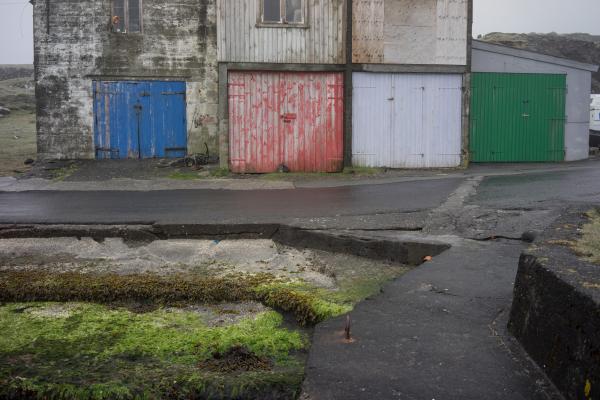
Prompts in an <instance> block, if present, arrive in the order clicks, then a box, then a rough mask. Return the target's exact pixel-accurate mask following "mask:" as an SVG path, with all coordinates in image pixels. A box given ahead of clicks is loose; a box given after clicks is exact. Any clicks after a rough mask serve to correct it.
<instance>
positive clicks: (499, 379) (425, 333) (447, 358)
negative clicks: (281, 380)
mask: <svg viewBox="0 0 600 400" xmlns="http://www.w3.org/2000/svg"><path fill="white" fill-rule="evenodd" d="M522 249H523V246H522V245H521V244H519V243H512V242H511V243H476V242H473V241H463V240H460V239H455V240H454V247H453V248H452V249H451V250H449V251H447V252H446V253H443V254H441V255H440V256H438V257H435V258H434V259H433V261H432V262H429V263H426V264H424V265H423V266H421V267H419V268H417V269H415V270H413V271H411V272H409V273H408V274H406V275H405V276H404V277H403V278H402V279H400V280H397V281H395V282H393V283H391V284H389V285H388V286H387V287H385V289H384V292H383V293H382V294H381V295H380V296H378V297H375V298H373V299H371V300H368V301H365V302H363V303H361V304H359V305H358V306H357V307H356V309H355V310H354V311H353V312H352V313H351V318H352V338H353V342H351V343H348V342H346V341H345V340H344V335H343V330H344V326H345V321H346V317H341V318H337V319H333V320H329V321H326V322H324V323H322V324H320V325H318V326H317V328H316V331H315V334H314V342H313V346H312V348H311V352H310V356H309V362H308V368H307V378H306V381H305V385H304V394H303V398H304V399H312V400H318V399H345V400H348V399H457V400H458V399H460V400H464V399H515V400H516V399H523V400H530V399H560V398H561V397H560V395H559V394H558V393H557V392H556V390H555V389H554V387H553V386H552V385H551V384H550V383H549V382H548V380H547V379H546V378H545V377H544V375H543V374H542V373H541V372H540V371H539V370H538V369H537V367H536V366H535V364H534V363H533V362H532V361H530V359H529V358H528V357H527V356H526V355H525V353H524V352H523V351H522V350H520V348H519V347H518V345H516V344H515V341H514V340H513V339H511V338H510V337H509V336H508V335H507V332H506V329H505V326H506V322H507V315H508V311H509V309H510V304H511V298H512V291H513V284H514V278H515V274H516V268H517V265H518V258H519V254H520V252H521V250H522Z"/></svg>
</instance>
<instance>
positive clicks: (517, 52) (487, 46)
mask: <svg viewBox="0 0 600 400" xmlns="http://www.w3.org/2000/svg"><path fill="white" fill-rule="evenodd" d="M472 48H473V49H476V50H483V51H489V52H492V53H498V54H504V55H509V56H514V57H519V58H525V59H529V60H533V61H540V62H545V63H549V64H556V65H561V66H564V67H569V68H574V69H580V70H584V71H589V72H598V67H599V66H598V65H595V64H587V63H582V62H579V61H575V60H570V59H568V58H561V57H556V56H549V55H547V54H542V53H537V52H535V51H531V50H524V49H517V48H514V47H510V46H505V45H501V44H496V43H489V42H484V41H482V40H477V39H473V42H472Z"/></svg>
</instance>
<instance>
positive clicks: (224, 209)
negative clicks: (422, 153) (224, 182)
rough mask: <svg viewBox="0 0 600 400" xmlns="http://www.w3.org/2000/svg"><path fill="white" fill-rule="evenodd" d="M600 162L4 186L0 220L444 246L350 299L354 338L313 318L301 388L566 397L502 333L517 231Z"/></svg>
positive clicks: (536, 227) (564, 203) (596, 191)
mask: <svg viewBox="0 0 600 400" xmlns="http://www.w3.org/2000/svg"><path fill="white" fill-rule="evenodd" d="M598 167H600V164H599V163H598V162H597V161H590V162H586V163H585V164H582V165H579V166H578V167H577V168H573V167H571V166H570V165H567V164H564V165H552V166H550V167H548V166H541V167H539V168H535V167H531V168H525V169H523V168H522V167H520V166H519V167H517V166H515V167H514V168H511V167H510V166H506V165H504V166H500V167H499V168H498V170H493V169H484V168H474V169H473V170H469V171H467V172H466V173H464V174H463V176H459V175H458V174H449V175H448V176H445V177H444V176H436V177H433V178H432V177H431V176H427V177H426V179H425V178H423V179H421V178H420V177H418V176H415V177H414V180H410V179H409V180H406V181H402V182H391V183H382V182H378V184H364V185H355V184H353V185H351V186H334V187H311V188H308V187H307V188H302V189H286V190H256V191H235V190H229V191H226V190H156V191H146V192H143V191H135V192H129V191H114V190H108V191H85V190H79V191H64V190H63V191H49V190H45V191H22V192H0V224H134V223H137V224H153V223H159V224H252V223H256V224H259V223H263V224H264V223H276V224H288V225H294V226H299V227H302V228H306V229H322V230H332V231H342V232H349V234H352V235H356V236H360V237H361V238H366V239H382V238H385V239H386V240H406V239H407V238H410V239H413V240H414V239H417V240H435V241H439V242H443V243H447V244H450V245H451V246H452V248H451V249H450V250H448V251H446V252H445V253H443V254H441V255H439V256H438V257H435V258H434V259H433V261H432V262H429V263H426V264H424V265H422V266H421V267H418V268H415V269H414V270H412V271H411V272H409V273H408V274H406V275H404V276H403V277H402V279H399V280H397V281H395V282H392V283H390V284H389V285H388V286H387V287H386V288H385V289H384V291H383V293H382V294H381V295H379V296H377V297H375V298H373V299H370V300H368V301H365V302H363V303H361V304H360V305H359V306H358V307H357V308H356V309H355V311H354V312H353V313H352V314H351V318H352V333H353V338H354V342H352V343H345V342H344V341H343V340H342V337H343V335H342V333H341V332H342V331H343V328H344V324H345V318H339V319H333V320H329V321H326V322H325V323H323V324H320V325H319V326H317V328H316V330H315V334H314V342H313V347H312V349H311V352H310V356H309V362H308V367H307V379H306V382H305V387H304V393H303V398H305V399H314V400H317V399H415V400H416V399H425V400H431V399H438V400H439V399H560V398H561V396H560V395H559V394H558V393H557V392H556V391H555V389H554V387H553V386H552V384H551V383H549V382H548V380H547V379H546V377H545V376H544V374H543V373H542V372H541V371H540V370H539V369H538V368H537V367H536V366H535V365H534V364H533V363H532V362H531V361H530V360H529V358H528V357H527V355H526V354H525V353H524V352H523V351H522V349H521V348H520V347H519V345H518V344H517V343H516V342H515V341H514V340H513V339H512V338H511V337H510V335H509V334H508V333H507V332H506V328H505V327H506V323H507V318H508V311H509V310H510V306H511V301H512V291H513V285H514V278H515V275H516V270H517V263H518V258H519V255H520V253H521V251H522V250H523V249H524V248H525V246H526V244H525V243H523V242H522V241H520V240H519V238H521V235H522V234H523V233H524V232H541V231H543V230H544V229H545V228H546V227H547V226H548V225H549V224H550V223H551V222H552V221H553V220H554V219H555V218H556V217H558V216H559V215H560V214H561V212H562V211H563V210H564V209H565V208H566V207H569V206H572V205H581V204H590V203H598V202H599V201H600V168H598ZM478 171H479V173H478ZM490 171H493V173H491V172H490ZM494 238H510V239H513V240H510V239H496V240H493V239H494ZM487 239H492V240H488V241H485V240H487Z"/></svg>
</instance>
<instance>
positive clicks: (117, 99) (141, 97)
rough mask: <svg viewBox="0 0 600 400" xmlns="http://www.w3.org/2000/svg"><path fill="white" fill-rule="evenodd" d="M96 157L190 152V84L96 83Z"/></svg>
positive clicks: (179, 154)
mask: <svg viewBox="0 0 600 400" xmlns="http://www.w3.org/2000/svg"><path fill="white" fill-rule="evenodd" d="M94 117H95V144H96V158H98V159H110V158H112V159H118V158H177V157H184V156H185V155H186V153H187V134H186V130H187V129H186V126H187V124H186V113H185V82H156V81H132V82H125V81H119V82H94Z"/></svg>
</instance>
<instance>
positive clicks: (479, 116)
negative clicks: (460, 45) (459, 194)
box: [469, 41, 598, 162]
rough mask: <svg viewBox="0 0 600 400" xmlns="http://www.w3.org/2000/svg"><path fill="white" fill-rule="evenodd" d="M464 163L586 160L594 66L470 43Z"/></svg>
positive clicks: (595, 67) (493, 45) (477, 42)
mask: <svg viewBox="0 0 600 400" xmlns="http://www.w3.org/2000/svg"><path fill="white" fill-rule="evenodd" d="M472 49H473V59H472V72H473V85H472V105H471V135H470V146H469V147H470V157H471V160H472V161H475V162H513V161H514V162H519V161H524V162H526V161H574V160H582V159H585V158H587V157H588V156H589V104H590V91H591V74H592V72H596V71H597V70H598V66H597V65H590V64H584V63H580V62H576V61H572V60H567V59H563V58H558V57H552V56H547V55H543V54H538V53H533V52H530V51H525V50H520V49H514V48H510V47H505V46H500V45H495V44H490V43H485V42H481V41H473V44H472Z"/></svg>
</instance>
